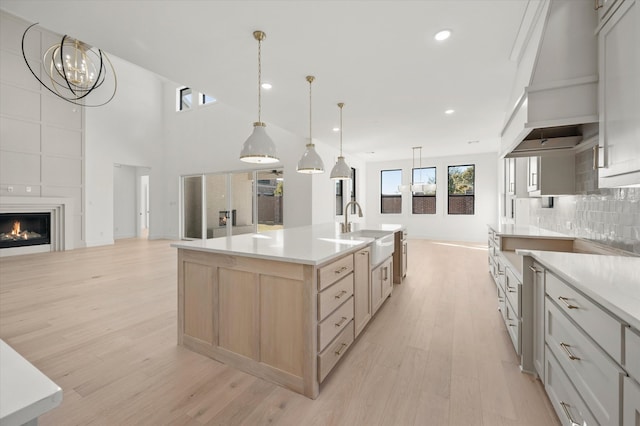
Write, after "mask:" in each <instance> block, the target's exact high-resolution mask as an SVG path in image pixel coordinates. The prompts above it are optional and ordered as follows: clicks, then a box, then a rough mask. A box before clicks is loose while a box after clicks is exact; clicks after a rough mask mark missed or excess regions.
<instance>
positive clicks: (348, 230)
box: [342, 201, 362, 234]
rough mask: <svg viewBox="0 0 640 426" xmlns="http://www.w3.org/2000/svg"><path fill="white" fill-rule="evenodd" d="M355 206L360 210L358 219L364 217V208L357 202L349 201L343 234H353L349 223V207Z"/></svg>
mask: <svg viewBox="0 0 640 426" xmlns="http://www.w3.org/2000/svg"><path fill="white" fill-rule="evenodd" d="M352 204H355V206H356V207H357V208H358V217H362V207H360V204H358V202H357V201H349V202H348V203H347V205H346V206H345V207H344V223H343V224H342V233H343V234H344V233H345V232H351V223H350V222H349V207H350V206H351V205H352Z"/></svg>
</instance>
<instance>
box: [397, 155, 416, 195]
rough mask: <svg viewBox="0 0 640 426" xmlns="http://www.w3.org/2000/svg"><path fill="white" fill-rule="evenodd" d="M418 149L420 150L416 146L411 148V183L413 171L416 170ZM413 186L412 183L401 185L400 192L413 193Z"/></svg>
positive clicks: (399, 186)
mask: <svg viewBox="0 0 640 426" xmlns="http://www.w3.org/2000/svg"><path fill="white" fill-rule="evenodd" d="M416 149H418V147H417V146H414V147H412V148H411V154H412V158H411V179H410V182H413V169H415V168H416ZM413 186H414V185H413V184H412V183H408V184H406V183H405V184H400V185H398V192H409V191H413Z"/></svg>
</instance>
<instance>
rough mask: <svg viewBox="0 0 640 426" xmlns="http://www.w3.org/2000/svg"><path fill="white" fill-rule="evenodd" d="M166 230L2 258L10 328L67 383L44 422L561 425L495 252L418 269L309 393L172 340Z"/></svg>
mask: <svg viewBox="0 0 640 426" xmlns="http://www.w3.org/2000/svg"><path fill="white" fill-rule="evenodd" d="M176 263H177V261H176V251H175V249H172V248H170V247H169V242H168V241H146V240H136V239H132V240H120V241H118V242H117V243H116V244H115V245H114V246H108V247H98V248H90V249H81V250H74V251H69V252H58V253H46V254H36V255H25V256H17V257H10V258H2V259H0V338H2V339H3V340H5V341H6V342H7V343H9V344H10V345H11V346H13V347H14V348H15V349H16V350H17V351H18V352H20V353H21V354H22V355H23V356H24V357H25V358H27V359H28V360H29V361H31V362H32V363H33V364H34V365H36V366H37V367H38V368H39V369H40V370H41V371H43V372H44V373H45V374H46V375H48V376H49V377H50V378H51V379H52V380H54V381H55V382H56V383H57V384H58V385H60V386H61V387H62V389H63V391H64V400H63V402H62V405H61V406H60V407H58V408H57V409H55V410H53V411H51V412H50V413H48V414H46V415H44V416H42V417H41V418H40V424H41V425H76V424H81V425H84V424H96V425H133V424H142V425H162V424H173V425H199V424H220V425H236V424H244V425H262V424H277V425H367V426H368V425H492V426H493V425H507V424H508V425H513V424H518V425H521V426H522V425H536V426H537V425H556V424H560V423H559V421H558V419H557V417H556V416H555V414H554V412H553V408H552V407H551V404H550V402H549V400H548V399H547V397H546V396H545V394H544V389H543V387H542V384H541V383H540V382H539V381H538V380H536V379H534V378H532V377H531V376H529V375H526V374H522V373H520V371H519V368H518V365H517V359H516V356H515V353H514V351H513V347H512V346H511V342H510V340H509V337H508V335H507V332H506V330H505V327H504V324H503V323H502V321H501V318H500V314H499V312H498V311H497V310H496V307H497V299H496V290H495V285H494V283H493V281H492V280H491V277H490V276H489V274H488V272H487V251H486V248H483V247H481V246H478V245H474V244H464V243H444V242H442V243H439V242H433V241H426V240H409V270H408V272H407V278H406V280H405V281H404V282H403V284H401V285H396V286H395V288H394V292H393V296H392V297H391V298H390V299H388V300H387V301H386V302H385V303H384V305H383V306H382V307H381V308H380V310H379V311H378V313H377V315H376V316H375V317H374V319H373V320H372V321H371V322H370V323H369V325H368V326H367V327H366V328H365V330H364V332H363V333H362V334H361V335H360V337H359V338H358V339H357V341H356V342H355V344H354V345H353V346H352V348H351V349H350V350H349V352H348V353H347V355H346V357H345V358H344V359H343V361H342V362H341V364H340V365H339V366H338V367H337V368H336V370H335V371H334V372H332V373H331V375H330V376H329V377H328V378H327V379H326V380H325V382H324V384H323V386H322V388H321V392H320V396H319V397H318V399H317V400H315V401H313V400H310V399H307V398H306V397H304V396H301V395H298V394H296V393H293V392H290V391H288V390H286V389H283V388H281V387H279V386H276V385H273V384H271V383H268V382H265V381H263V380H260V379H257V378H254V377H253V376H250V375H248V374H245V373H242V372H239V371H236V370H234V369H231V368H229V367H227V366H225V365H224V364H221V363H219V362H217V361H214V360H211V359H209V358H206V357H204V356H201V355H198V354H195V353H193V352H191V351H189V350H187V349H184V348H183V347H179V346H177V345H176V334H177V332H176V292H177V290H176Z"/></svg>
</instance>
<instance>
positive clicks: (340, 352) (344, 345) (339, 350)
mask: <svg viewBox="0 0 640 426" xmlns="http://www.w3.org/2000/svg"><path fill="white" fill-rule="evenodd" d="M346 347H347V344H346V343H342V344H341V345H340V349H338V350H337V351H335V354H336V355H337V356H340V355H342V351H344V348H346Z"/></svg>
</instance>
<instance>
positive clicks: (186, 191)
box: [182, 176, 203, 239]
mask: <svg viewBox="0 0 640 426" xmlns="http://www.w3.org/2000/svg"><path fill="white" fill-rule="evenodd" d="M182 219H183V223H182V234H183V238H190V239H191V238H194V239H201V238H202V228H203V226H202V176H184V177H183V179H182Z"/></svg>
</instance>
